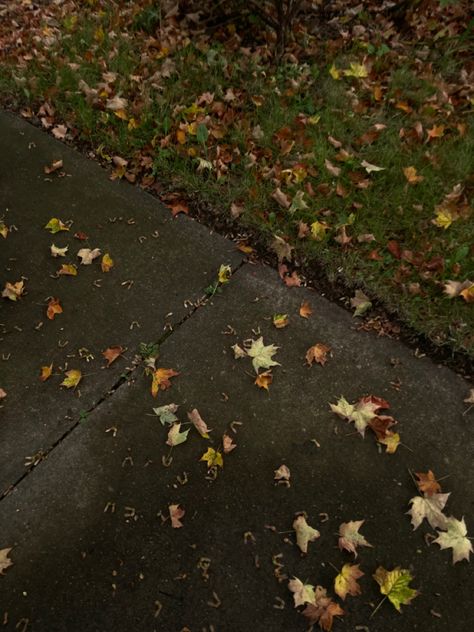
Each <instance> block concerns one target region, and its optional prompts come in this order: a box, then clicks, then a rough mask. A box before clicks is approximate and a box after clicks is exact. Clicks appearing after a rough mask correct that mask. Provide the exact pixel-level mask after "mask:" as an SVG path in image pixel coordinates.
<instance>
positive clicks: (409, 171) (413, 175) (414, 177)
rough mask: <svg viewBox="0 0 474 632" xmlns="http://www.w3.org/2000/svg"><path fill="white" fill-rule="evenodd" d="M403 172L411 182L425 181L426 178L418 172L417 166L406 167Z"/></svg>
mask: <svg viewBox="0 0 474 632" xmlns="http://www.w3.org/2000/svg"><path fill="white" fill-rule="evenodd" d="M403 173H404V174H405V178H406V179H407V181H408V182H409V183H410V184H418V182H423V180H424V179H425V178H424V177H423V176H419V175H418V174H417V171H416V169H415V167H404V169H403Z"/></svg>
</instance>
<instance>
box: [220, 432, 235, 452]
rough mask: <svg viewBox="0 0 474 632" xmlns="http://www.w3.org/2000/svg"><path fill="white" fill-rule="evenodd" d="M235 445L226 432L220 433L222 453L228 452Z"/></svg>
mask: <svg viewBox="0 0 474 632" xmlns="http://www.w3.org/2000/svg"><path fill="white" fill-rule="evenodd" d="M236 447H237V445H236V444H235V443H234V440H233V439H232V437H229V435H227V434H224V435H222V449H223V451H224V454H229V452H232V450H235V448H236Z"/></svg>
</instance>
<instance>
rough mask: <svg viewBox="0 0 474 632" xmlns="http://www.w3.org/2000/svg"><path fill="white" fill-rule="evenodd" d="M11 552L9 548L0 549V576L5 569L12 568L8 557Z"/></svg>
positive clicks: (3, 573)
mask: <svg viewBox="0 0 474 632" xmlns="http://www.w3.org/2000/svg"><path fill="white" fill-rule="evenodd" d="M11 550H12V548H11V547H10V548H9V549H0V575H5V571H6V570H7V568H10V566H13V562H12V561H11V559H10V558H9V557H8V554H9V553H10V551H11Z"/></svg>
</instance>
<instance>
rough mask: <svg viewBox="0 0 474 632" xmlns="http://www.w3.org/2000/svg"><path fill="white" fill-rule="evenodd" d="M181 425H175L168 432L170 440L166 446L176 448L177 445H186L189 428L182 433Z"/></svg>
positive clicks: (168, 439)
mask: <svg viewBox="0 0 474 632" xmlns="http://www.w3.org/2000/svg"><path fill="white" fill-rule="evenodd" d="M180 428H181V424H180V423H177V424H173V425H172V426H171V428H170V429H169V431H168V438H167V440H166V445H169V446H171V447H174V446H175V445H179V444H180V443H184V442H185V441H186V439H187V438H188V433H189V428H188V429H187V430H185V431H184V432H180Z"/></svg>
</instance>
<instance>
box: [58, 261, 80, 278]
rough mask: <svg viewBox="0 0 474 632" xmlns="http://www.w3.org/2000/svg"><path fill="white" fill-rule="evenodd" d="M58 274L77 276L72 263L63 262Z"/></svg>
mask: <svg viewBox="0 0 474 632" xmlns="http://www.w3.org/2000/svg"><path fill="white" fill-rule="evenodd" d="M58 274H60V275H67V276H77V268H76V266H75V265H74V264H73V263H63V264H62V266H61V268H60V270H58Z"/></svg>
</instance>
